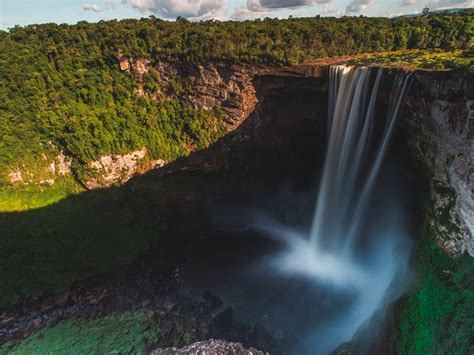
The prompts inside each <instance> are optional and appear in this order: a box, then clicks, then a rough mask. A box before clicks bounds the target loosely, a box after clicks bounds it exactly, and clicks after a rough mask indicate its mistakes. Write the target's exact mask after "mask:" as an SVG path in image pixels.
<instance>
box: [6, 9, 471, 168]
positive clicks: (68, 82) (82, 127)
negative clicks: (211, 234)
mask: <svg viewBox="0 0 474 355" xmlns="http://www.w3.org/2000/svg"><path fill="white" fill-rule="evenodd" d="M473 24H474V11H472V10H466V11H463V12H461V13H458V14H447V13H442V14H430V15H428V16H422V17H415V18H395V19H388V18H366V17H343V18H339V19H337V18H324V17H314V18H299V19H296V18H295V19H288V20H276V19H265V20H262V21H260V20H257V21H246V22H232V21H230V22H218V21H205V22H198V23H191V22H189V21H187V20H185V19H178V20H177V21H175V22H167V21H163V20H159V19H157V18H154V17H150V18H148V19H141V20H123V21H107V22H105V21H102V22H99V23H96V24H90V23H86V22H79V23H78V24H76V25H72V26H71V25H65V24H64V25H56V24H44V25H31V26H27V27H15V28H13V29H10V30H9V31H8V32H5V31H0V134H1V137H0V138H1V139H0V170H2V171H5V170H6V169H7V168H8V169H11V168H12V167H14V166H15V165H18V164H20V163H21V164H24V163H26V164H30V163H31V164H32V165H34V163H35V162H36V161H37V158H38V156H40V155H42V154H45V155H46V156H49V155H51V154H53V151H52V150H55V152H57V150H58V149H61V150H64V151H65V152H66V154H68V155H70V156H73V157H74V158H75V161H77V162H78V163H79V165H80V164H83V163H85V162H89V161H91V160H94V159H96V158H98V157H99V156H100V155H102V154H109V153H124V152H128V151H130V150H132V149H136V148H141V147H143V146H147V147H148V148H149V149H150V150H151V151H152V154H153V157H155V158H165V159H172V158H174V157H176V156H179V155H184V154H186V153H187V152H188V151H189V150H190V149H192V147H197V148H200V147H203V146H206V145H208V144H210V143H211V142H212V141H213V140H215V139H216V137H217V136H218V132H220V130H219V129H218V128H216V125H218V119H217V118H216V117H217V115H218V112H212V111H204V110H196V109H193V108H191V107H190V106H189V105H187V104H185V103H183V102H180V101H178V100H171V101H163V102H155V101H154V100H152V99H150V98H148V97H139V96H138V95H135V94H134V91H135V90H136V89H137V88H138V87H139V85H140V84H141V83H140V82H139V79H138V78H137V77H135V76H134V75H133V74H132V73H131V72H121V71H120V70H119V66H118V53H120V55H123V56H125V57H130V58H147V59H149V60H150V61H151V65H153V64H155V63H157V62H158V61H160V60H167V61H172V62H177V63H181V64H185V65H195V64H198V63H202V62H206V61H219V62H229V63H249V64H256V65H285V64H290V63H297V62H302V61H305V60H309V59H316V58H321V57H327V56H337V55H345V54H355V53H361V52H372V51H382V50H396V49H405V48H408V49H410V48H419V49H424V48H443V49H453V48H468V47H469V46H470V45H472V38H473V34H474V30H473ZM155 79H156V83H153V82H149V83H147V84H148V85H150V87H156V86H159V85H160V80H159V78H155ZM51 147H55V148H54V149H53V148H51Z"/></svg>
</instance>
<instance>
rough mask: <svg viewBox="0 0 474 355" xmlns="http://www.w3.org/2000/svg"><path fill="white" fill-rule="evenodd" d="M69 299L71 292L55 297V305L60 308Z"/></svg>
mask: <svg viewBox="0 0 474 355" xmlns="http://www.w3.org/2000/svg"><path fill="white" fill-rule="evenodd" d="M68 299H69V291H66V292H63V293H60V294H58V295H56V296H55V297H54V303H56V305H58V306H63V305H65V304H66V303H67V301H68Z"/></svg>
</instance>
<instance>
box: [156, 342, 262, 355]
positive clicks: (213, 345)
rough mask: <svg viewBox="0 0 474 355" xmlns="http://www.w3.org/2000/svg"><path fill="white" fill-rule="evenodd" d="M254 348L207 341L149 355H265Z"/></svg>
mask: <svg viewBox="0 0 474 355" xmlns="http://www.w3.org/2000/svg"><path fill="white" fill-rule="evenodd" d="M265 354H266V353H263V352H262V351H258V350H256V349H254V348H250V349H246V348H244V346H243V345H242V344H240V343H229V342H226V341H223V340H208V341H200V342H198V343H194V344H191V345H188V346H185V347H184V348H181V349H177V348H167V349H158V350H155V351H153V352H152V353H151V355H265Z"/></svg>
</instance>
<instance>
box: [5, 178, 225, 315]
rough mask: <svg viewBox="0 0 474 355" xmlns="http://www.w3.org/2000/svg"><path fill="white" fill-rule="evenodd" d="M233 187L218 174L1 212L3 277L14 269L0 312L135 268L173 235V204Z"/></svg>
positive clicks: (133, 184) (141, 183)
mask: <svg viewBox="0 0 474 355" xmlns="http://www.w3.org/2000/svg"><path fill="white" fill-rule="evenodd" d="M227 180H229V179H227V178H224V179H223V178H222V177H220V176H219V175H217V174H214V175H196V174H188V175H184V176H176V177H168V178H164V179H157V178H154V177H153V176H139V177H136V178H134V179H133V180H131V181H130V182H129V183H127V184H126V185H125V186H121V187H113V188H109V189H103V190H94V191H88V192H84V193H81V194H76V195H70V196H68V197H66V198H63V199H61V200H60V201H59V202H57V203H54V204H52V205H49V206H46V207H43V208H39V209H33V210H28V211H23V212H13V213H0V235H1V238H0V270H8V271H7V272H4V271H2V272H1V273H0V285H2V292H0V307H3V306H8V305H11V304H12V303H14V302H16V301H17V300H18V299H23V298H31V297H38V296H41V295H43V294H45V293H46V294H49V293H54V292H58V291H61V290H64V289H66V288H68V287H70V286H71V285H72V283H73V282H75V281H77V280H81V279H85V278H87V277H90V276H92V275H97V274H99V273H101V272H105V271H108V270H110V269H112V268H114V267H116V266H119V265H123V264H127V263H130V262H132V261H133V260H134V259H135V258H136V256H137V255H139V254H141V253H143V252H145V251H146V250H148V249H149V248H150V247H151V246H152V245H153V244H154V243H155V242H156V241H157V240H158V238H159V237H160V235H162V234H163V232H165V231H166V229H167V225H168V223H170V221H172V218H173V216H174V214H173V213H174V212H173V211H172V210H171V209H170V207H169V206H170V201H174V200H173V199H179V198H180V196H186V195H187V194H189V193H198V192H201V191H207V190H206V189H213V188H216V186H218V184H219V183H222V182H223V181H227ZM24 193H25V194H26V193H27V192H24ZM19 195H20V196H22V193H21V192H20V193H19ZM47 196H53V198H56V196H61V193H59V194H58V195H55V194H54V193H50V192H47ZM12 199H14V198H12ZM42 201H43V203H44V201H46V198H45V200H42ZM179 201H181V200H179ZM181 222H182V221H180V222H179V223H181ZM188 222H189V221H188Z"/></svg>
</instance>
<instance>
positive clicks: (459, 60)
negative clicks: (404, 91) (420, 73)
mask: <svg viewBox="0 0 474 355" xmlns="http://www.w3.org/2000/svg"><path fill="white" fill-rule="evenodd" d="M350 63H351V64H362V65H376V66H381V67H397V68H400V67H406V68H415V69H437V70H440V69H454V70H463V71H470V72H474V50H472V49H471V50H451V51H444V50H441V49H432V50H419V49H412V50H401V51H394V52H386V53H377V54H370V55H367V56H364V57H362V58H358V59H355V60H351V61H350Z"/></svg>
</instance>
